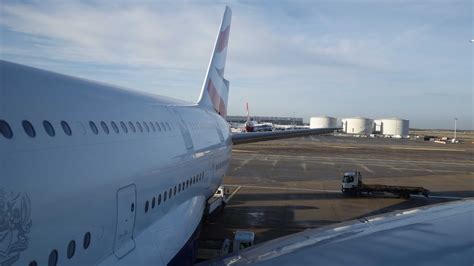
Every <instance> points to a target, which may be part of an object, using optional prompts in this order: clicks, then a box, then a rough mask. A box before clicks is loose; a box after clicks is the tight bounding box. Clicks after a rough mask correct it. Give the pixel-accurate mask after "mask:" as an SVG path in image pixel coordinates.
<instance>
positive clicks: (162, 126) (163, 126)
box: [160, 122, 166, 131]
mask: <svg viewBox="0 0 474 266" xmlns="http://www.w3.org/2000/svg"><path fill="white" fill-rule="evenodd" d="M160 124H161V128H163V130H164V131H166V126H165V124H163V122H160Z"/></svg>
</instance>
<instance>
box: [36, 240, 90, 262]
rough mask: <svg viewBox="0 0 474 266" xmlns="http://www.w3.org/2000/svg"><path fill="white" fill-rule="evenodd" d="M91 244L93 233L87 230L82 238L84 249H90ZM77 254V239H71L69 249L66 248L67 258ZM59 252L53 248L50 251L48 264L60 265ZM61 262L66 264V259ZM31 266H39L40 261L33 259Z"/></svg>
mask: <svg viewBox="0 0 474 266" xmlns="http://www.w3.org/2000/svg"><path fill="white" fill-rule="evenodd" d="M90 245H91V233H90V232H86V233H85V234H84V236H83V238H82V248H83V249H84V250H86V249H88V248H89V246H90ZM75 254H76V241H74V240H71V241H69V243H68V245H67V249H66V257H67V259H69V260H70V259H72V258H73V257H74V255H75ZM59 258H60V256H59V252H58V250H57V249H53V250H52V251H51V252H50V253H49V257H48V266H56V265H58V261H59ZM60 264H64V261H63V262H62V263H60ZM28 265H29V266H38V262H36V260H33V261H31V262H30V263H29V264H28Z"/></svg>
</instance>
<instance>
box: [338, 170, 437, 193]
mask: <svg viewBox="0 0 474 266" xmlns="http://www.w3.org/2000/svg"><path fill="white" fill-rule="evenodd" d="M341 191H342V193H344V194H345V195H350V196H359V195H361V194H377V193H390V194H393V195H397V196H399V197H400V198H405V199H409V198H410V196H411V195H423V196H425V197H428V195H429V193H430V191H429V190H428V189H426V188H423V187H410V186H389V185H377V184H364V183H363V182H362V174H361V173H360V172H359V171H350V172H346V173H344V177H343V178H342V184H341Z"/></svg>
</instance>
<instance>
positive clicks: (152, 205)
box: [151, 197, 156, 209]
mask: <svg viewBox="0 0 474 266" xmlns="http://www.w3.org/2000/svg"><path fill="white" fill-rule="evenodd" d="M155 204H156V202H155V197H153V199H152V200H151V208H152V209H154V208H155Z"/></svg>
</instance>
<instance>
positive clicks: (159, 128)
mask: <svg viewBox="0 0 474 266" xmlns="http://www.w3.org/2000/svg"><path fill="white" fill-rule="evenodd" d="M155 125H156V128H158V131H160V132H161V127H160V124H158V122H155Z"/></svg>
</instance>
